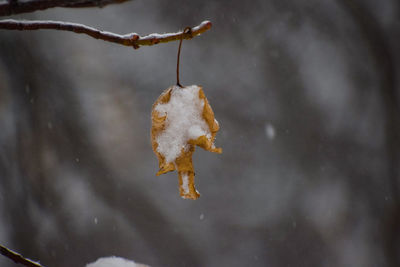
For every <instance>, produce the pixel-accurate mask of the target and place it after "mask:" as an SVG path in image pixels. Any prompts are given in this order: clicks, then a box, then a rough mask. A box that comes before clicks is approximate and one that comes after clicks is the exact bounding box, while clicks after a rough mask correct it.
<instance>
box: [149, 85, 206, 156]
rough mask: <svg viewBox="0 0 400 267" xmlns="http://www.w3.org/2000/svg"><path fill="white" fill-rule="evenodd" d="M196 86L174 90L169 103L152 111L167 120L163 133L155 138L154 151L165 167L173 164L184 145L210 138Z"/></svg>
mask: <svg viewBox="0 0 400 267" xmlns="http://www.w3.org/2000/svg"><path fill="white" fill-rule="evenodd" d="M199 90H200V87H199V86H197V85H191V86H186V87H184V88H180V87H178V86H173V88H172V92H171V98H170V100H169V102H168V103H164V104H162V103H159V104H158V105H157V106H156V107H155V110H156V111H158V112H159V113H160V116H165V115H166V116H167V119H166V121H165V130H164V131H163V132H162V133H161V134H160V135H159V136H158V137H157V139H156V141H157V143H158V147H157V151H158V152H159V153H160V154H161V155H163V156H164V157H165V160H166V162H167V163H169V162H173V161H175V159H176V158H177V157H178V156H179V155H180V153H181V150H182V148H184V149H185V150H187V148H188V146H187V142H188V141H189V140H191V139H197V138H198V137H200V136H202V135H205V136H206V137H207V138H210V137H211V132H210V129H209V127H208V125H207V123H206V121H205V120H204V118H203V107H204V99H200V97H199Z"/></svg>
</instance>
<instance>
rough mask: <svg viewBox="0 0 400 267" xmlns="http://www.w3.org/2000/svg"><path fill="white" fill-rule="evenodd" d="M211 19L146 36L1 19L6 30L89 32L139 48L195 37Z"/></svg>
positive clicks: (68, 23)
mask: <svg viewBox="0 0 400 267" xmlns="http://www.w3.org/2000/svg"><path fill="white" fill-rule="evenodd" d="M211 25H212V24H211V22H210V21H203V22H202V23H200V25H198V26H196V27H193V28H192V30H191V31H190V32H184V31H180V32H175V33H164V34H158V33H152V34H149V35H146V36H140V35H138V34H137V33H128V34H124V35H120V34H115V33H111V32H106V31H100V30H98V29H95V28H92V27H88V26H85V25H83V24H78V23H71V22H62V21H50V20H49V21H41V20H31V21H29V20H24V21H19V20H13V19H5V20H0V29H5V30H19V31H25V30H40V29H51V30H60V31H71V32H75V33H83V34H87V35H89V36H91V37H93V38H96V39H101V40H104V41H107V42H113V43H117V44H121V45H126V46H132V47H133V48H135V49H137V48H139V47H140V46H143V45H154V44H158V43H167V42H171V41H177V40H180V39H181V38H182V39H192V38H193V37H195V36H197V35H199V34H201V33H203V32H205V31H207V30H208V29H210V28H211Z"/></svg>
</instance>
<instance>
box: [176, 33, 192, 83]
mask: <svg viewBox="0 0 400 267" xmlns="http://www.w3.org/2000/svg"><path fill="white" fill-rule="evenodd" d="M191 31H192V29H191V28H190V27H186V28H185V29H184V30H183V33H190V32H191ZM181 47H182V36H181V40H180V41H179V47H178V56H177V60H176V85H178V86H179V87H180V88H183V86H182V85H181V83H180V81H179V62H180V58H181Z"/></svg>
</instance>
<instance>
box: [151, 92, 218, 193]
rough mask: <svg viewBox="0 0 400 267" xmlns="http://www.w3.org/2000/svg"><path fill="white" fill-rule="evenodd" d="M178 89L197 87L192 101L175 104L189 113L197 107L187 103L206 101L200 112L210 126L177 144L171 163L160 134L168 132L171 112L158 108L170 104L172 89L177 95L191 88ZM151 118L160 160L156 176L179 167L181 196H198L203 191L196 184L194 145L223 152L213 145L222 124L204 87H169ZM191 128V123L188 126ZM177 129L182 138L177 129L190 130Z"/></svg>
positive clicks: (152, 131) (159, 100) (181, 112)
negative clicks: (167, 158) (161, 148)
mask: <svg viewBox="0 0 400 267" xmlns="http://www.w3.org/2000/svg"><path fill="white" fill-rule="evenodd" d="M175 90H195V91H193V92H197V90H198V94H197V96H194V101H193V102H189V103H187V104H182V105H179V104H180V103H179V104H178V105H176V106H178V109H180V110H178V113H179V114H185V113H186V112H188V110H189V109H190V108H192V110H195V108H193V107H188V106H187V105H196V103H201V102H204V104H201V105H199V106H200V108H201V106H202V111H201V110H200V112H199V118H200V117H201V120H202V121H204V122H205V124H204V123H203V124H204V125H203V126H206V127H208V129H207V131H206V133H205V134H202V135H199V136H198V137H196V138H187V140H185V143H184V144H182V145H181V147H178V149H179V150H178V153H177V154H176V157H173V160H171V162H168V161H167V160H166V156H165V154H163V153H161V152H160V149H159V143H158V137H159V136H160V135H161V134H163V133H164V132H165V131H166V128H167V127H169V123H170V122H169V118H168V116H169V115H168V111H163V112H160V110H159V109H158V108H157V107H160V106H163V105H165V104H168V103H169V102H170V100H171V96H172V95H173V92H175V93H176V94H178V93H182V92H183V93H186V92H188V91H186V92H185V91H175ZM176 112H177V111H176V110H175V113H176ZM171 114H172V112H171ZM170 116H172V115H170ZM151 119H152V128H151V143H152V147H153V151H154V153H155V154H156V155H157V158H158V162H159V171H158V172H157V175H161V174H164V173H167V172H170V171H174V170H177V171H178V176H179V193H180V195H181V196H182V198H186V199H197V198H199V196H200V194H199V193H198V192H197V190H196V188H195V185H194V169H193V163H192V155H193V152H194V151H195V146H196V145H197V146H199V147H202V148H203V149H205V150H207V151H210V152H215V153H222V149H221V148H216V147H215V146H214V140H215V135H216V134H217V132H218V130H219V125H218V122H217V121H216V120H215V118H214V112H213V110H212V108H211V106H210V104H209V103H208V100H207V98H206V96H205V95H204V92H203V89H202V88H201V87H197V86H188V87H183V88H180V87H177V86H171V87H170V88H168V89H167V90H165V91H164V92H163V93H162V94H161V95H160V97H159V98H158V99H157V101H156V102H155V103H154V105H153V108H152V114H151ZM182 119H184V118H182ZM175 120H176V118H175ZM185 125H186V124H185ZM186 126H188V125H186ZM188 127H189V128H190V127H191V126H190V125H189V126H188ZM174 130H175V131H176V136H177V138H180V136H182V134H181V133H178V131H190V130H189V129H185V128H184V127H183V128H182V127H179V128H177V129H174ZM195 136H196V135H195ZM173 138H174V137H173ZM172 142H173V141H172ZM178 144H179V142H178ZM179 151H180V152H179Z"/></svg>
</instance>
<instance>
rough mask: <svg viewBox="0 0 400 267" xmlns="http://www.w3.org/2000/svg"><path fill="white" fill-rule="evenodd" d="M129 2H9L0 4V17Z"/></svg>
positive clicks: (55, 0)
mask: <svg viewBox="0 0 400 267" xmlns="http://www.w3.org/2000/svg"><path fill="white" fill-rule="evenodd" d="M125 1H128V0H74V1H71V0H29V1H22V2H21V1H18V0H8V1H6V2H3V3H1V4H0V16H9V15H13V14H20V13H29V12H34V11H37V10H44V9H48V8H53V7H70V8H79V7H103V6H106V5H109V4H119V3H122V2H125Z"/></svg>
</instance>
